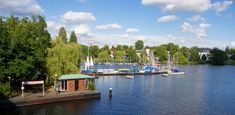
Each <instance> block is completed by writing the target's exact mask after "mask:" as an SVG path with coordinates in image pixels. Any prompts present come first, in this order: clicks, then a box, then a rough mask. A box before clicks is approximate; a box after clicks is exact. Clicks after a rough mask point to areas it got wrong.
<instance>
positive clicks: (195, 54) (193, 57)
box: [190, 46, 200, 62]
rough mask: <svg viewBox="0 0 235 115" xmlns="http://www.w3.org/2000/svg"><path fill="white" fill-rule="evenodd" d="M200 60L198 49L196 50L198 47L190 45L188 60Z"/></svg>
mask: <svg viewBox="0 0 235 115" xmlns="http://www.w3.org/2000/svg"><path fill="white" fill-rule="evenodd" d="M199 60H200V56H199V51H198V47H195V46H194V47H191V48H190V61H192V62H198V61H199Z"/></svg>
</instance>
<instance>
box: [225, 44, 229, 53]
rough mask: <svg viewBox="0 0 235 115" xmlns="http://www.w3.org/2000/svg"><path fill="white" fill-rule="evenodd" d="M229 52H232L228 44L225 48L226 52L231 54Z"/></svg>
mask: <svg viewBox="0 0 235 115" xmlns="http://www.w3.org/2000/svg"><path fill="white" fill-rule="evenodd" d="M229 52H230V51H229V47H228V46H227V47H226V48H225V53H226V54H229Z"/></svg>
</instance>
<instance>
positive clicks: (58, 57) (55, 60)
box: [46, 37, 81, 82]
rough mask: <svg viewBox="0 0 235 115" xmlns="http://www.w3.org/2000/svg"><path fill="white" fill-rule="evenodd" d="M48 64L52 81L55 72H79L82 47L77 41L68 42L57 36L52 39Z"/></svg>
mask: <svg viewBox="0 0 235 115" xmlns="http://www.w3.org/2000/svg"><path fill="white" fill-rule="evenodd" d="M47 52H48V55H47V60H46V64H47V65H46V66H47V68H48V72H49V75H50V79H49V80H50V82H53V81H54V80H55V79H57V78H55V74H57V75H58V76H60V75H62V74H71V73H79V64H80V59H81V53H80V47H79V45H78V44H76V43H67V44H65V43H64V41H63V40H62V39H61V38H60V37H57V38H56V39H55V40H53V41H52V47H51V48H48V49H47Z"/></svg>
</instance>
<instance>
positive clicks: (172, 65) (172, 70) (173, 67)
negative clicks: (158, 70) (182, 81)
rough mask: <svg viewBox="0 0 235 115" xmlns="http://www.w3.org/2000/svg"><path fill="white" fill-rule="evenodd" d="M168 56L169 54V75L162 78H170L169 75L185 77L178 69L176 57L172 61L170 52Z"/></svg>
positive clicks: (167, 68)
mask: <svg viewBox="0 0 235 115" xmlns="http://www.w3.org/2000/svg"><path fill="white" fill-rule="evenodd" d="M167 54H168V59H167V67H166V70H167V74H163V75H162V76H164V77H168V76H169V75H184V74H185V72H183V71H181V70H179V69H178V68H177V67H176V64H177V59H176V58H175V57H173V59H172V61H171V57H170V52H169V51H168V52H167Z"/></svg>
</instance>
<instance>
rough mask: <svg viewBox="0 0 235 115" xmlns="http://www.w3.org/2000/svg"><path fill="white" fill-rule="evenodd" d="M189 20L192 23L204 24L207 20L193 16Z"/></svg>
mask: <svg viewBox="0 0 235 115" xmlns="http://www.w3.org/2000/svg"><path fill="white" fill-rule="evenodd" d="M187 20H188V21H190V22H204V21H205V18H203V17H202V16H200V15H194V16H192V17H191V18H189V19H187Z"/></svg>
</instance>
